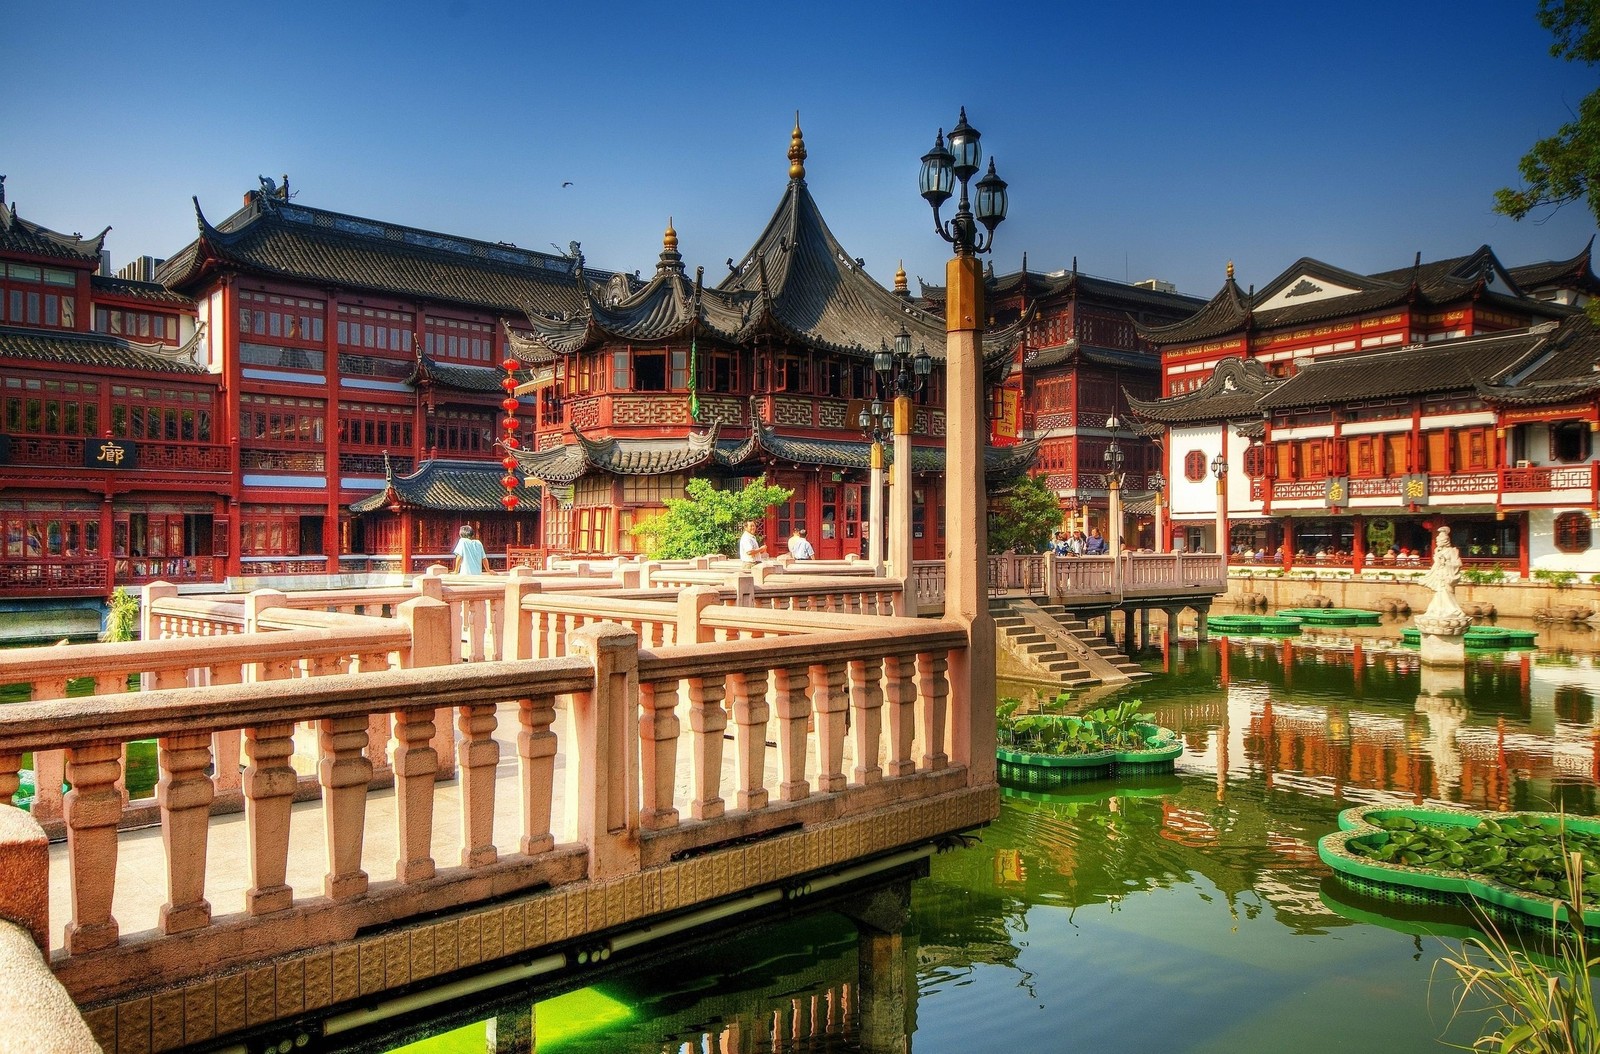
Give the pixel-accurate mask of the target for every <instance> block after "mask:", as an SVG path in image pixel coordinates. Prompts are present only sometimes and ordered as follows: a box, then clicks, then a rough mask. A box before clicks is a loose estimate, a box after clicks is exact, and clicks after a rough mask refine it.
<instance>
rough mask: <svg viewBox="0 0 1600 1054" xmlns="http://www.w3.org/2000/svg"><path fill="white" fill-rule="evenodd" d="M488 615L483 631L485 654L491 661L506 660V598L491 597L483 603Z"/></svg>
mask: <svg viewBox="0 0 1600 1054" xmlns="http://www.w3.org/2000/svg"><path fill="white" fill-rule="evenodd" d="M483 603H484V610H485V611H486V612H487V613H488V618H487V621H486V623H485V625H484V630H483V647H484V654H485V655H486V656H488V657H489V658H490V659H504V658H505V657H506V648H505V609H506V602H505V597H491V598H490V599H488V600H486V601H484V602H483Z"/></svg>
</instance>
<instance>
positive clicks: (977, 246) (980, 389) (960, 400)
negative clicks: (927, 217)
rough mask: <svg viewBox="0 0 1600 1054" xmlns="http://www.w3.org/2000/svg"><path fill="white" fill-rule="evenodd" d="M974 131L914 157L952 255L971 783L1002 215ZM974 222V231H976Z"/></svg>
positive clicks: (952, 564) (990, 717)
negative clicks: (986, 381) (985, 349)
mask: <svg viewBox="0 0 1600 1054" xmlns="http://www.w3.org/2000/svg"><path fill="white" fill-rule="evenodd" d="M979 138H980V137H979V135H978V130H977V129H976V128H973V127H972V126H971V125H970V124H968V123H967V111H966V108H965V107H962V109H961V116H960V119H959V120H957V121H956V125H955V127H954V128H952V129H951V130H950V139H949V146H948V147H946V145H945V137H944V131H943V129H940V131H939V133H938V134H937V135H936V136H934V140H933V149H932V150H930V151H928V153H926V154H924V155H923V156H922V173H921V177H920V179H919V180H918V188H919V191H920V192H921V194H922V197H923V199H924V200H926V201H927V203H928V205H929V206H930V207H932V209H933V229H934V231H935V232H936V233H937V234H938V235H939V237H941V238H943V239H944V240H945V241H947V242H949V243H950V245H951V247H952V248H953V249H954V250H955V255H954V256H953V257H952V258H951V259H950V261H949V262H948V263H947V264H946V265H945V294H946V295H945V332H946V334H947V339H946V344H945V391H946V393H947V397H946V424H945V495H944V496H945V509H946V516H947V522H946V527H945V532H946V533H945V601H944V617H945V618H946V619H954V620H955V621H957V622H959V623H961V624H962V626H963V627H964V628H965V629H966V630H967V648H966V650H965V651H959V650H958V651H956V652H952V653H951V660H950V670H949V673H950V689H951V695H952V699H951V703H952V706H951V713H952V715H953V716H954V719H955V725H954V726H953V728H952V733H953V734H952V736H951V742H952V744H953V747H954V751H955V753H956V755H957V756H956V757H955V758H953V759H951V760H952V761H954V762H956V763H958V764H964V765H967V766H968V774H969V777H968V778H969V779H970V780H971V782H972V783H973V784H974V785H987V784H991V783H993V782H994V780H995V761H994V742H995V709H994V708H995V643H994V620H993V619H992V618H991V617H990V615H989V605H988V578H989V576H988V544H987V537H986V536H987V533H988V524H987V522H986V521H987V512H988V509H987V499H986V497H985V489H984V483H985V481H984V447H985V439H986V432H985V428H984V401H985V399H984V396H985V393H984V386H983V354H982V345H983V319H984V310H983V268H982V265H981V264H979V262H978V255H979V254H980V253H985V252H988V251H989V250H990V249H991V248H993V246H994V232H995V228H996V227H998V226H999V225H1000V223H1001V221H1003V220H1004V219H1005V218H1006V205H1007V198H1006V183H1005V180H1003V179H1001V178H1000V177H999V176H998V175H996V174H995V168H994V161H993V160H990V162H989V171H988V173H987V174H986V175H984V177H983V178H982V179H980V180H979V181H978V183H977V187H976V190H977V200H976V208H977V211H976V213H974V211H973V202H972V200H971V199H970V198H969V197H968V193H967V185H968V183H969V181H970V180H971V179H972V177H973V176H974V175H976V174H977V173H978V169H979V166H980V165H981V164H982V160H983V154H982V150H981V149H980V147H979ZM957 181H959V182H960V184H961V197H960V199H959V201H958V202H957V205H956V214H955V216H954V217H952V218H951V219H950V220H949V221H948V222H945V221H942V220H941V219H940V217H939V209H940V207H941V206H943V205H944V203H945V202H947V201H949V200H950V198H951V196H952V194H953V193H954V191H955V184H956V182H957ZM980 226H981V227H982V228H983V229H982V231H980V230H979V227H980Z"/></svg>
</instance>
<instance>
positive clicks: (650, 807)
mask: <svg viewBox="0 0 1600 1054" xmlns="http://www.w3.org/2000/svg"><path fill="white" fill-rule="evenodd" d="M677 708H678V682H677V681H640V682H639V770H640V774H641V782H642V784H643V789H644V797H643V799H642V800H641V802H640V810H639V823H640V825H641V826H642V827H644V829H645V830H647V831H659V830H661V829H663V828H666V827H676V826H677V825H678V810H677V808H676V807H675V806H674V805H673V801H672V798H673V787H674V785H675V784H676V783H677V779H678V735H679V733H680V731H681V730H682V729H681V723H680V722H679V720H678V709H677Z"/></svg>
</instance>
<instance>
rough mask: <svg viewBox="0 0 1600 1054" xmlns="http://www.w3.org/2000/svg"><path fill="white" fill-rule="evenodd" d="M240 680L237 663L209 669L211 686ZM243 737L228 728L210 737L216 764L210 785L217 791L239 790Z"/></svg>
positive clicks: (238, 731)
mask: <svg viewBox="0 0 1600 1054" xmlns="http://www.w3.org/2000/svg"><path fill="white" fill-rule="evenodd" d="M242 680H244V671H243V670H242V669H240V667H239V664H238V663H227V664H224V665H221V666H213V667H211V683H212V684H238V683H240V682H241V681H242ZM243 735H244V733H243V732H241V731H240V730H239V729H237V728H230V729H228V730H226V731H223V732H216V733H213V734H212V736H211V754H212V756H213V757H214V758H216V763H215V764H214V766H213V767H212V775H211V785H212V786H213V787H215V788H216V789H217V790H218V791H234V790H238V789H239V760H240V757H241V751H242V746H241V744H242V743H243Z"/></svg>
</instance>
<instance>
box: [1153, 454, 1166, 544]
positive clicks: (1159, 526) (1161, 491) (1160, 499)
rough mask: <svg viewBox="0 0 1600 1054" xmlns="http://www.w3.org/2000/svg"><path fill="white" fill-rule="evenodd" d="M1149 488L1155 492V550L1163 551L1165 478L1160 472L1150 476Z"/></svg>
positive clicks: (1164, 540)
mask: <svg viewBox="0 0 1600 1054" xmlns="http://www.w3.org/2000/svg"><path fill="white" fill-rule="evenodd" d="M1150 489H1151V490H1153V491H1155V492H1156V552H1158V553H1164V552H1166V551H1167V550H1168V548H1169V547H1168V545H1167V522H1166V521H1167V517H1166V512H1167V479H1166V477H1165V476H1163V475H1162V474H1161V473H1160V472H1156V473H1154V474H1152V475H1151V477H1150Z"/></svg>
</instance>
